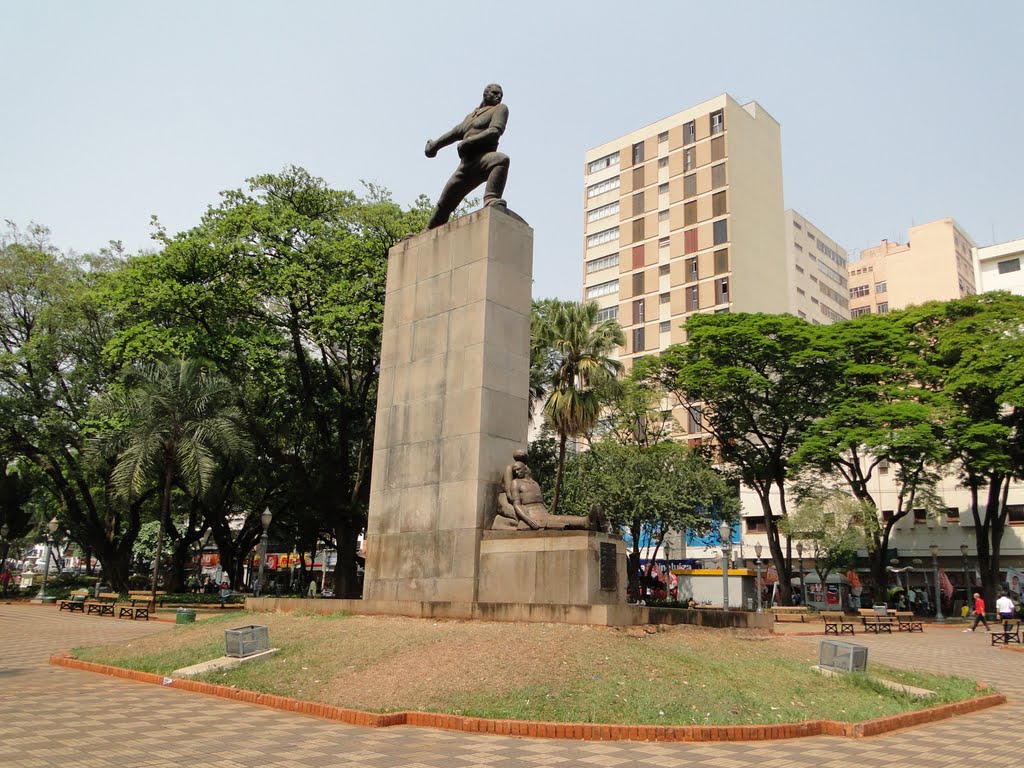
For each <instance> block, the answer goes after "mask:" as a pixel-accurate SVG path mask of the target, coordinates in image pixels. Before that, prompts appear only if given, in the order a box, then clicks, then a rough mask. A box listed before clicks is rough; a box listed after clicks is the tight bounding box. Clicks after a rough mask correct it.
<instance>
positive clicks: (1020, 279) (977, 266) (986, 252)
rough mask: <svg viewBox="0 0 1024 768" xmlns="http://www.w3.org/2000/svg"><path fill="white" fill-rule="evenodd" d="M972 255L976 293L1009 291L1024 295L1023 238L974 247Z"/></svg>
mask: <svg viewBox="0 0 1024 768" xmlns="http://www.w3.org/2000/svg"><path fill="white" fill-rule="evenodd" d="M973 256H974V284H975V286H977V289H978V293H986V292H988V291H1009V292H1010V293H1016V294H1018V295H1021V296H1024V270H1021V264H1022V263H1024V239H1020V240H1011V241H1009V242H1007V243H997V244H996V245H987V246H985V247H984V248H975V249H974V252H973Z"/></svg>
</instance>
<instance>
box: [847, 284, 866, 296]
mask: <svg viewBox="0 0 1024 768" xmlns="http://www.w3.org/2000/svg"><path fill="white" fill-rule="evenodd" d="M869 293H871V288H869V287H868V286H866V285H855V286H853V288H851V289H850V298H851V299H859V298H860V297H861V296H867V295H868V294H869Z"/></svg>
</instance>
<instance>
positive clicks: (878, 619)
mask: <svg viewBox="0 0 1024 768" xmlns="http://www.w3.org/2000/svg"><path fill="white" fill-rule="evenodd" d="M857 613H858V614H859V615H860V620H861V621H862V622H863V623H864V631H865V632H874V633H875V634H876V635H877V634H878V633H879V632H888V633H889V634H890V635H891V634H892V627H893V625H894V624H895V623H896V617H895V616H889V615H888V614H886V613H881V612H879V611H878V610H877V609H875V608H859V609H858V610H857Z"/></svg>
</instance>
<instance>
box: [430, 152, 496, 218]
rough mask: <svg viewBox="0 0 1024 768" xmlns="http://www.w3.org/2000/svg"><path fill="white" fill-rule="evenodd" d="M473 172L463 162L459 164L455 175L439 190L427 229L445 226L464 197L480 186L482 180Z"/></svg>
mask: <svg viewBox="0 0 1024 768" xmlns="http://www.w3.org/2000/svg"><path fill="white" fill-rule="evenodd" d="M473 170H474V169H473V168H467V166H466V163H465V162H462V163H460V164H459V167H458V168H456V169H455V173H453V174H452V177H451V178H450V179H448V183H447V184H445V185H444V189H443V190H441V196H440V197H439V198H438V199H437V207H436V208H435V209H434V212H433V213H432V214H431V216H430V221H429V222H427V229H434V228H435V227H440V226H441V225H442V224H447V223H448V219H450V218H451V217H452V214H453V213H455V209H456V208H458V207H459V205H460V204H461V203H462V201H463V200H465V199H466V195H468V194H469V193H470V192H472V191H473V189H474V188H475V187H478V186H479V185H480V182H482V181H483V179H482V178H480V177H479V174H478V173H473V172H472V171H473Z"/></svg>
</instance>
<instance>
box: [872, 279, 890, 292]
mask: <svg viewBox="0 0 1024 768" xmlns="http://www.w3.org/2000/svg"><path fill="white" fill-rule="evenodd" d="M888 290H889V286H888V285H886V283H885V280H882V281H881V282H879V283H875V293H887V292H888Z"/></svg>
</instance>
